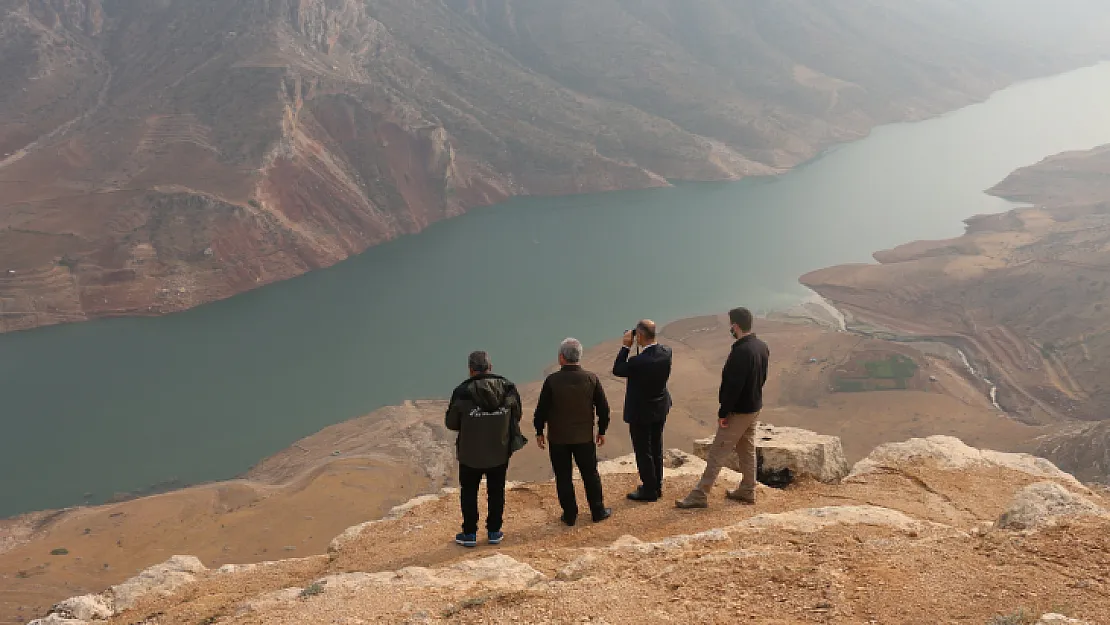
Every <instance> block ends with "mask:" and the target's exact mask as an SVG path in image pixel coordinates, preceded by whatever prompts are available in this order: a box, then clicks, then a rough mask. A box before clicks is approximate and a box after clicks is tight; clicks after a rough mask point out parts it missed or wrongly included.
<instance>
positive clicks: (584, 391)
mask: <svg viewBox="0 0 1110 625" xmlns="http://www.w3.org/2000/svg"><path fill="white" fill-rule="evenodd" d="M581 360H582V343H580V342H579V341H578V340H577V339H566V340H565V341H563V343H562V345H560V346H559V364H560V365H561V366H562V368H561V369H559V370H558V371H556V372H555V373H552V374H551V375H549V376H547V379H546V380H544V382H543V390H541V391H540V399H539V402H538V403H537V404H536V415H535V422H534V425H535V426H536V444H538V445H539V446H540V449H543V448H544V447H546V446H547V445H548V444H550V446H551V452H550V453H551V468H552V470H553V471H554V472H555V490H556V491H558V493H559V505H560V506H562V508H563V518H562V521H563V523H566V524H567V525H571V526H573V525H574V523H575V522H576V521H577V519H578V501H577V499H576V498H575V496H574V467H573V466H572V465H571V461H572V460H573V462H574V464H577V465H578V471H579V472H580V473H581V474H582V485H583V486H584V487H585V489H586V501H587V503H589V505H590V513H591V516H592V517H593V521H594V523H598V522H600V521H604V520H605V519H608V518H609V517H610V516H611V515H612V514H613V511H612V510H611V509H609V508H606V507H605V497H604V495H603V494H602V490H601V475H599V474H598V472H597V448H598V447H601V446H603V445H605V430H607V429H608V428H609V402H608V401H607V400H606V399H605V389H604V388H602V387H601V380H600V379H598V377H597V375H596V374H594V373H591V372H589V371H586V370H585V369H583V368H582V366H581V365H580V364H578V363H579V362H580V361H581ZM595 412H596V413H597V434H596V435H595V434H594V413H595ZM545 426H546V427H547V428H548V430H549V432H548V433H549V436H548V437H546V438H545V437H544V434H543V431H544V427H545Z"/></svg>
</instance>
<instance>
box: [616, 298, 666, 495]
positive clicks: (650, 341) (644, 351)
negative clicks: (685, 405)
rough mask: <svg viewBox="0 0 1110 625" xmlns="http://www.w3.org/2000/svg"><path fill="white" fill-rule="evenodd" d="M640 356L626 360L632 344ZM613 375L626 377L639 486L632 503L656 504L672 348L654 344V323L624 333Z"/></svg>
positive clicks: (627, 413)
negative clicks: (636, 346)
mask: <svg viewBox="0 0 1110 625" xmlns="http://www.w3.org/2000/svg"><path fill="white" fill-rule="evenodd" d="M633 342H636V343H638V344H639V345H640V346H641V349H640V353H639V354H637V355H636V356H632V357H631V358H630V357H629V352H630V351H631V349H632V343H633ZM613 375H615V376H617V377H619V378H628V385H627V387H626V389H625V394H624V422H625V423H627V424H628V431H629V433H630V434H631V435H632V450H633V451H635V452H636V468H637V469H638V470H639V471H640V482H641V484H640V487H639V488H637V489H636V490H635V492H632V493H629V494H628V498H629V499H631V500H633V501H658V500H659V498H660V497H661V496H662V495H663V426H664V425H665V424H666V422H667V413H669V412H670V411H671V393H670V391H668V390H667V380H668V379H670V377H671V348H669V347H666V346H664V345H660V344H659V343H656V342H655V322H653V321H651V320H650V319H644V320H643V321H641V322H640V323H638V324H636V329H635V330H629V331H628V332H625V333H624V346H623V347H622V348H621V351H620V353H619V354H617V361H616V362H615V363H614V364H613Z"/></svg>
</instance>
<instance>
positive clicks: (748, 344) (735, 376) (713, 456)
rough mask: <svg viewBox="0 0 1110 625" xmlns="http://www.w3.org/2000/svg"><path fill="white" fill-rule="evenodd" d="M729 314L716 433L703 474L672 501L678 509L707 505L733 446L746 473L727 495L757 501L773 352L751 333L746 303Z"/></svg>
mask: <svg viewBox="0 0 1110 625" xmlns="http://www.w3.org/2000/svg"><path fill="white" fill-rule="evenodd" d="M728 319H729V332H730V333H731V334H732V337H733V338H735V339H736V342H735V343H733V344H732V352H731V353H729V355H728V361H726V362H725V368H724V371H722V372H721V391H720V397H719V399H720V401H721V408H720V410H719V411H718V413H717V435H716V437H714V438H713V445H712V446H711V447H710V448H709V453H708V454H707V456H706V465H705V473H703V474H702V476H701V480H700V481H699V482H698V485H697V486H696V487H695V488H694V490H693V491H691V492H690V494H689V495H687V496H686V498H685V499H682V500H679V501H677V502H675V505H676V506H678V507H679V508H706V507H708V506H709V493H710V491H712V490H713V483H714V482H716V481H717V476H718V475H720V473H721V468H722V467H723V466H724V465H725V464H727V462H728V460H729V455H730V454H732V453H733V451H735V452H736V453H737V454H738V455H739V457H740V472H741V473H743V474H744V476H743V479H742V481H741V482H740V487H739V488H737V489H736V490H733V491H729V492H728V498H729V499H732V500H734V501H739V502H741V503H746V504H754V503H755V471H756V449H755V428H756V424H757V423H758V420H759V412H760V411H761V410H762V409H763V384H764V383H765V382H766V381H767V362H768V360H770V357H771V351H770V350H769V349H768V348H767V344H766V343H764V342H763V341H761V340H759V339H758V338H756V336H755V334H753V333H752V313H751V312H750V311H749V310H748V309H747V308H734V309H733V310H730V311H729V313H728Z"/></svg>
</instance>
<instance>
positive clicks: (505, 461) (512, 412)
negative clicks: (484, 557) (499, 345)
mask: <svg viewBox="0 0 1110 625" xmlns="http://www.w3.org/2000/svg"><path fill="white" fill-rule="evenodd" d="M467 368H468V369H469V371H470V378H469V379H467V381H465V382H463V383H462V384H460V385H459V386H458V387H457V388H456V389H455V391H454V392H453V393H451V403H450V404H449V405H448V407H447V429H449V430H453V431H455V432H458V433H459V438H458V440H457V441H456V443H455V445H456V452H457V455H458V460H459V487H460V491H461V492H460V499H461V505H462V516H463V524H462V533H460V534H458V535H456V536H455V542H456V543H458V544H460V545H462V546H464V547H475V546H477V544H478V486H479V485H480V484H481V483H482V477H485V478H486V493H487V495H488V498H489V501H488V513H487V515H486V530H487V535H488V539H489V542H490V544H493V545H496V544H499V543H500V542H501V540H502V539H503V538H504V537H505V535H504V533H502V531H501V526H502V522H503V518H502V517H503V516H504V513H505V473H506V471H508V469H509V456H510V455H511V447H510V425H511V422H512V421H515V422H516V423H517V424H518V425H519V423H520V417H521V411H522V410H521V402H520V393H518V392H517V390H516V386H514V385H513V383H512V382H510V381H508V380H506V379H505V378H503V377H501V376H499V375H494V373H493V365H492V364H491V363H490V360H489V355H488V354H486V352H474V353H472V354H470V358H469V359H468V362H467Z"/></svg>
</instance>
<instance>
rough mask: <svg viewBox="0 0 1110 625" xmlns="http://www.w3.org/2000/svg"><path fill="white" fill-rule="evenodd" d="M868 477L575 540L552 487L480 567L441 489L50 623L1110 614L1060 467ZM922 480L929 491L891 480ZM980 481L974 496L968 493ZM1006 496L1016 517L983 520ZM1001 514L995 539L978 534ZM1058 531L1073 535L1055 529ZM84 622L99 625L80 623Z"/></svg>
mask: <svg viewBox="0 0 1110 625" xmlns="http://www.w3.org/2000/svg"><path fill="white" fill-rule="evenodd" d="M668 455H669V461H668V464H669V465H671V466H669V467H668V471H667V474H666V479H667V488H668V489H671V488H674V489H675V490H676V491H677V492H681V491H682V490H684V489H685V488H689V487H690V485H692V484H693V483H694V480H695V479H696V476H697V475H698V474H700V472H701V470H702V469H703V468H704V464H703V463H702V462H701V461H700V460H699V459H698V458H696V457H693V456H690V455H688V454H684V453H682V452H671V453H669V454H668ZM861 464H862V465H863V467H862V468H861V469H865V470H860V471H857V472H855V475H856V477H855V478H854V479H852V480H845V481H844V482H842V483H839V484H827V483H823V482H819V481H816V480H805V481H800V482H798V483H796V484H794V485H792V486H790V487H789V488H786V489H767V488H763V489H761V495H760V497H759V503H758V504H757V505H756V506H754V507H752V506H741V505H739V504H731V505H730V504H729V503H728V502H727V501H725V500H724V499H722V502H721V505H716V504H714V505H712V506H711V507H710V509H709V510H701V511H686V510H676V509H675V508H673V507H670V506H660V505H655V506H643V505H639V504H635V503H628V504H623V502H622V503H616V504H614V507H615V508H616V513H615V515H614V517H613V518H612V519H609V520H607V521H605V522H603V523H598V524H587V525H584V526H579V527H575V528H565V527H562V526H561V525H559V524H558V521H557V516H558V506H557V504H556V503H555V495H554V488H553V485H552V484H551V483H542V484H518V485H514V486H513V487H512V488H510V489H509V491H508V493H507V498H508V511H509V518H508V524H507V526H506V529H507V530H508V531H509V535H508V538H507V539H506V542H505V543H503V544H502V545H499V546H489V547H480V548H478V549H477V550H465V549H462V548H457V547H455V546H454V545H450V541H449V537H450V534H451V533H452V532H453V531H455V530H454V527H455V525H454V517H455V516H457V514H458V512H457V507H458V499H457V496H458V493H457V491H455V490H451V489H446V490H444V491H442V492H441V493H440V494H438V495H434V496H425V497H421V498H419V499H417V500H413V502H411V504H410V505H407V506H404V507H402V508H399V509H398V510H396V511H394V513H392V514H390V515H389V518H388V519H383V520H381V521H379V522H378V524H377V525H375V526H373V527H374V530H375V531H373V532H366V531H365V529H366V527H365V526H357V527H356V528H352V530H351V531H349V532H347V533H346V534H345V538H344V540H342V541H340V542H338V543H336V544H335V548H334V549H333V552H332V553H331V554H330V556H329V557H328V558H320V559H316V560H312V559H308V560H306V559H301V560H290V561H276V562H271V563H266V564H264V565H257V566H252V567H223V568H222V569H221V570H220V571H218V572H215V571H205V570H203V569H202V568H201V567H200V566H199V563H197V562H192V561H188V560H186V559H181V558H175V559H174V560H171V561H170V562H168V563H167V564H166V565H163V566H161V567H154V569H152V570H148V571H144V573H143V574H142V575H140V576H139V577H138V578H136V580H132V581H130V582H127V583H125V584H122V585H120V586H118V587H116V588H114V589H112V590H111V591H109V592H107V593H105V594H104V595H102V596H91V597H80V598H75V599H73V600H70V601H67V602H63V603H61V604H59V607H58V608H57V610H56V613H55V614H53V615H51V616H50V617H48V618H47V619H42V620H40V621H37V623H41V624H42V625H47V624H50V625H53V624H63V623H70V624H71V625H76V624H77V623H95V622H100V620H99V619H101V618H103V614H104V612H103V610H101V606H103V605H108V606H110V607H113V608H115V609H114V611H113V614H114V616H116V617H118V616H119V615H120V609H119V608H118V606H114V605H112V604H110V603H109V600H113V601H114V600H119V599H120V598H122V597H123V596H124V595H125V594H126V593H118V592H117V591H118V589H119V588H121V587H124V588H133V589H135V592H134V593H131V594H127V595H126V596H129V597H130V598H131V599H130V600H129V601H128V602H127V603H128V605H129V607H130V609H129V610H127V611H126V612H124V613H123V615H124V619H125V620H127V622H158V623H179V622H180V623H195V622H198V621H200V622H206V623H224V622H228V623H231V622H235V623H239V622H242V623H265V624H267V625H284V624H293V623H296V624H297V625H324V624H332V623H351V624H354V623H370V622H398V623H438V622H453V621H457V620H463V621H466V622H488V623H513V622H522V621H531V622H586V623H590V622H592V623H609V624H610V625H617V624H626V623H627V624H632V623H637V624H638V623H655V622H668V621H670V622H673V621H679V620H681V621H684V622H714V621H723V620H734V619H737V618H739V619H741V620H753V619H754V620H757V621H758V620H763V621H766V622H808V621H811V620H814V619H817V620H822V621H831V622H837V621H843V622H899V621H900V620H901V617H903V616H904V615H905V614H910V613H912V614H914V615H915V617H916V618H919V619H920V620H921V621H922V622H944V621H946V620H949V619H951V618H952V617H953V615H955V614H957V613H958V614H960V615H961V616H960V618H961V619H963V620H969V622H1009V621H1001V620H999V619H1006V618H1011V616H1007V615H1014V614H1019V615H1024V614H1028V613H1029V612H1028V610H1027V609H1026V604H1025V603H1024V600H1025V599H1026V598H1033V597H1036V599H1037V601H1036V605H1065V604H1066V605H1068V606H1069V609H1071V610H1073V612H1072V616H1071V617H1066V616H1062V615H1059V614H1055V613H1045V614H1044V615H1043V616H1042V617H1041V618H1040V620H1039V621H1038V623H1042V624H1044V625H1049V624H1061V625H1063V624H1067V623H1075V624H1082V623H1094V622H1105V620H1106V619H1107V618H1108V617H1110V600H1107V598H1106V597H1107V595H1106V593H1105V592H1104V588H1103V586H1104V582H1103V581H1102V580H1103V578H1104V576H1105V571H1106V570H1107V568H1108V567H1110V532H1108V531H1107V530H1110V517H1107V516H1105V515H1104V514H1103V513H1102V512H1103V505H1102V500H1101V498H1099V497H1098V495H1096V494H1093V493H1091V494H1088V495H1085V496H1082V497H1081V496H1079V495H1077V494H1075V491H1077V490H1079V488H1076V486H1075V485H1074V484H1073V482H1072V481H1071V480H1068V479H1066V476H1061V475H1060V474H1059V472H1058V471H1057V470H1054V467H1052V466H1051V464H1044V463H1043V462H1036V461H1030V460H1029V459H1028V458H1026V457H1023V456H1020V455H1015V454H995V453H992V452H983V451H978V450H971V449H970V448H967V447H966V446H964V445H962V443H959V441H952V440H943V439H942V440H939V441H938V440H916V441H909V442H907V443H904V444H901V445H899V446H887V447H886V448H881V449H879V450H876V452H875V453H873V454H872V456H871V457H870V458H869V459H868V460H865V461H863V462H862V463H861ZM857 468H860V467H857ZM605 469H606V470H605V471H604V474H605V477H604V479H605V480H606V488H607V490H608V492H610V493H611V492H613V488H614V487H616V488H617V489H618V492H619V490H620V489H624V488H629V487H630V486H631V485H632V484H634V482H635V480H636V476H635V474H634V471H635V464H634V462H633V460H632V459H631V458H618V459H615V460H612V461H609V462H607V463H605ZM924 469H928V471H931V472H932V473H927V475H928V476H929V479H930V483H926V482H925V481H924V480H922V479H920V478H919V479H917V480H901V481H899V480H893V481H891V480H889V479H886V478H889V477H890V476H891V475H911V474H914V473H915V472H920V471H922V470H924ZM1041 474H1043V475H1051V476H1052V478H1051V479H1050V480H1046V479H1045V478H1044V477H1043V476H1042V475H1041ZM942 476H948V478H950V479H948V478H945V479H941V477H942ZM884 479H885V481H884ZM1033 479H1036V480H1038V481H1036V482H1033V483H1032V484H1030V480H1033ZM968 482H972V483H975V484H976V485H977V486H978V489H974V488H973V489H965V488H963V486H964V485H966V484H967V483H968ZM1080 488H1081V487H1080ZM985 489H990V491H991V492H990V493H987V492H984V490H985ZM988 495H989V496H988ZM930 497H933V498H938V497H939V498H941V499H943V500H944V501H946V502H947V504H948V505H950V506H954V507H957V508H959V509H962V510H964V511H965V513H967V514H971V515H972V516H973V517H974V520H975V523H976V525H975V527H974V528H973V531H964V530H963V529H961V528H960V527H957V526H954V525H952V524H950V523H946V522H944V521H943V520H938V519H943V514H938V513H937V512H936V511H934V510H932V509H931V508H930V507H929V506H924V507H923V506H922V505H921V502H922V501H923V500H926V499H928V498H930ZM1003 499H1006V500H1010V499H1012V500H1014V502H1015V503H1013V504H1011V505H1010V506H1008V507H1007V506H1004V505H998V506H997V507H995V508H992V507H991V506H990V505H987V506H986V507H985V508H984V507H982V506H983V501H1001V500H1003ZM977 505H978V506H980V508H977V507H976V506H977ZM980 509H981V510H982V511H981V512H978V511H977V510H980ZM999 514H1001V517H1002V520H1001V521H1000V522H999V523H998V526H997V527H996V528H994V529H992V530H990V531H989V532H984V531H980V530H981V528H982V527H984V526H989V525H990V523H991V521H992V520H993V519H995V518H998V517H999ZM1063 516H1067V517H1068V518H1069V525H1068V533H1067V534H1066V535H1060V534H1059V533H1058V532H1055V531H1053V528H1052V525H1051V523H1049V522H1046V521H1048V520H1051V519H1056V520H1059V519H1060V518H1061V517H1063ZM445 517H450V518H449V519H448V518H445ZM1018 529H1020V531H1012V530H1018ZM383 536H403V537H404V538H403V540H397V541H388V540H387V541H383V540H382V537H383ZM449 545H450V546H449ZM1058 561H1066V562H1067V566H1066V567H1061V566H1059V564H1058ZM397 564H400V566H397ZM1030 570H1036V571H1037V572H1038V573H1037V575H1035V576H1029V575H1028V571H1030ZM178 573H180V574H183V575H186V576H188V577H189V578H191V580H192V581H185V579H186V578H185V577H177V576H176V574H178ZM291 581H293V582H296V584H295V585H290V584H289V582H291ZM180 583H186V584H188V586H180V585H179V584H180ZM175 588H176V593H175V592H174V589H175ZM140 589H141V590H140ZM969 589H970V590H969ZM598 597H605V600H604V601H600V602H599V601H597V598H598ZM1065 599H1066V601H1065ZM63 605H64V606H68V608H67V609H68V610H69V611H68V612H63V611H62V610H61V606H63ZM1033 613H1034V614H1036V613H1037V612H1033ZM78 615H81V616H87V617H89V619H90V620H88V621H85V620H67V619H69V618H70V617H76V616H78ZM152 618H154V619H156V620H153V621H152V620H150V619H152ZM1023 618H1024V617H1023ZM991 619H995V620H994V621H991ZM1030 621H1031V619H1026V620H1024V621H1021V622H1030ZM121 622H122V621H121Z"/></svg>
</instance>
